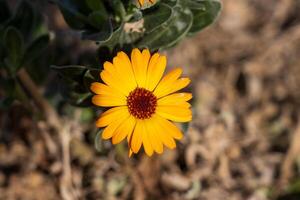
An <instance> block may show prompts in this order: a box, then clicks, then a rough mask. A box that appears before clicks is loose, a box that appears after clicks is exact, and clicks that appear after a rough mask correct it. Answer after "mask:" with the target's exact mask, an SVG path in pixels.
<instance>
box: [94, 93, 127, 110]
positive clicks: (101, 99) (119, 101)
mask: <svg viewBox="0 0 300 200" xmlns="http://www.w3.org/2000/svg"><path fill="white" fill-rule="evenodd" d="M92 103H93V104H95V105H97V106H102V107H113V106H124V105H126V104H127V100H126V97H125V96H124V97H122V98H121V97H115V96H108V95H102V94H97V95H95V96H93V97H92Z"/></svg>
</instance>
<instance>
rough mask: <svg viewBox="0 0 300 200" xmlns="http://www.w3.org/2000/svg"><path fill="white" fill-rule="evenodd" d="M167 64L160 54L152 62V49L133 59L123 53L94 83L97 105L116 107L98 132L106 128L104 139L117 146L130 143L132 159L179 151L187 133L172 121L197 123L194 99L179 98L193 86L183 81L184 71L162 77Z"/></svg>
mask: <svg viewBox="0 0 300 200" xmlns="http://www.w3.org/2000/svg"><path fill="white" fill-rule="evenodd" d="M166 64H167V59H166V57H165V56H162V55H160V54H158V53H155V54H154V55H152V56H151V54H150V52H149V50H148V49H144V50H143V51H142V52H141V51H140V50H138V49H133V51H132V52H131V59H130V58H129V57H128V56H127V55H126V54H125V53H124V52H119V53H118V54H117V56H116V57H114V58H113V62H112V63H111V62H105V63H104V70H102V72H101V73H100V77H101V79H102V80H103V82H104V83H99V82H94V83H92V85H91V90H92V91H93V92H94V93H95V95H94V96H93V98H92V102H93V104H95V105H97V106H102V107H112V108H110V109H109V110H107V111H105V112H104V113H102V115H101V116H100V118H99V119H98V120H97V122H96V126H97V127H105V129H104V130H103V133H102V138H103V139H110V138H112V143H113V144H117V143H119V142H121V141H122V140H124V139H125V138H127V142H128V146H129V155H131V154H132V153H138V151H139V150H140V148H141V146H142V145H143V147H144V150H145V152H146V154H147V155H148V156H151V155H152V154H153V153H154V152H156V153H159V154H160V153H162V152H163V146H166V147H168V148H170V149H173V148H175V147H176V143H175V140H174V139H177V140H179V139H181V138H182V133H181V131H180V130H179V129H178V128H177V126H175V125H174V124H173V123H172V122H171V121H174V122H188V121H190V120H191V119H192V112H191V109H190V107H191V105H190V104H189V103H188V102H187V101H188V100H190V99H191V98H192V94H190V93H175V92H177V91H178V90H181V89H182V88H184V87H186V86H187V85H188V84H189V83H190V79H189V78H180V76H181V74H182V70H181V69H180V68H175V69H173V70H171V71H170V72H169V73H168V74H167V75H165V76H164V77H163V73H164V71H165V68H166Z"/></svg>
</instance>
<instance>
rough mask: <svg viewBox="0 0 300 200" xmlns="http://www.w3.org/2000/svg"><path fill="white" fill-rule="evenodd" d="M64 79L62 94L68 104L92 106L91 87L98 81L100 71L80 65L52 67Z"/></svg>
mask: <svg viewBox="0 0 300 200" xmlns="http://www.w3.org/2000/svg"><path fill="white" fill-rule="evenodd" d="M52 69H54V70H56V71H57V72H58V73H59V74H60V76H61V78H62V83H63V84H62V87H60V89H61V94H62V95H63V97H64V98H65V99H66V100H67V101H68V103H70V104H72V105H75V106H81V107H87V106H92V103H91V97H92V95H91V92H90V89H89V87H90V85H91V83H92V82H95V81H97V75H98V70H97V69H93V68H88V67H84V66H79V65H70V66H52Z"/></svg>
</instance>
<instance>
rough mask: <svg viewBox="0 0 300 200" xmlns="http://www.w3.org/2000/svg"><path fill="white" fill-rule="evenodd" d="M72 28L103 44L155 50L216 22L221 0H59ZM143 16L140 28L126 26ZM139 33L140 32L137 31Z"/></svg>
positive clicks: (59, 4) (169, 45)
mask: <svg viewBox="0 0 300 200" xmlns="http://www.w3.org/2000/svg"><path fill="white" fill-rule="evenodd" d="M56 3H57V5H58V6H59V7H60V9H61V11H62V13H63V15H64V17H65V20H66V22H67V23H68V24H69V25H70V27H71V28H73V29H76V30H80V31H82V38H83V39H89V40H94V41H97V42H98V44H99V45H100V46H108V47H109V48H111V49H113V48H122V47H123V46H124V45H131V46H132V47H139V48H143V47H148V48H150V49H151V50H153V51H155V50H158V49H166V48H169V47H172V46H174V45H175V44H177V43H178V42H179V41H180V40H182V39H183V38H184V37H186V36H188V35H192V34H195V33H197V32H199V31H201V30H202V29H203V28H205V27H207V26H208V25H210V24H211V23H213V22H214V20H215V19H216V17H217V16H218V13H219V11H220V9H221V3H220V2H219V1H218V0H162V1H158V2H157V3H156V4H154V5H153V6H151V7H149V8H147V9H142V10H141V9H138V8H137V7H136V6H135V4H133V3H134V1H121V0H103V1H97V0H85V1H78V0H61V1H59V0H56ZM138 20H143V22H144V24H143V27H141V29H140V31H131V30H125V29H124V24H126V23H132V22H136V21H138ZM136 32H137V33H138V34H137V33H136Z"/></svg>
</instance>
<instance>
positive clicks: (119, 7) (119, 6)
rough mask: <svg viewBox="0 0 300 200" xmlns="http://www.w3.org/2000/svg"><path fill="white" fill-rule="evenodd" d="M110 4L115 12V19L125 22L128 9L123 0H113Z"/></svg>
mask: <svg viewBox="0 0 300 200" xmlns="http://www.w3.org/2000/svg"><path fill="white" fill-rule="evenodd" d="M110 5H111V7H112V9H113V11H114V13H115V16H116V17H115V20H116V21H117V22H124V20H125V18H126V9H125V7H124V4H123V3H122V1H121V0H111V1H110Z"/></svg>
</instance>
